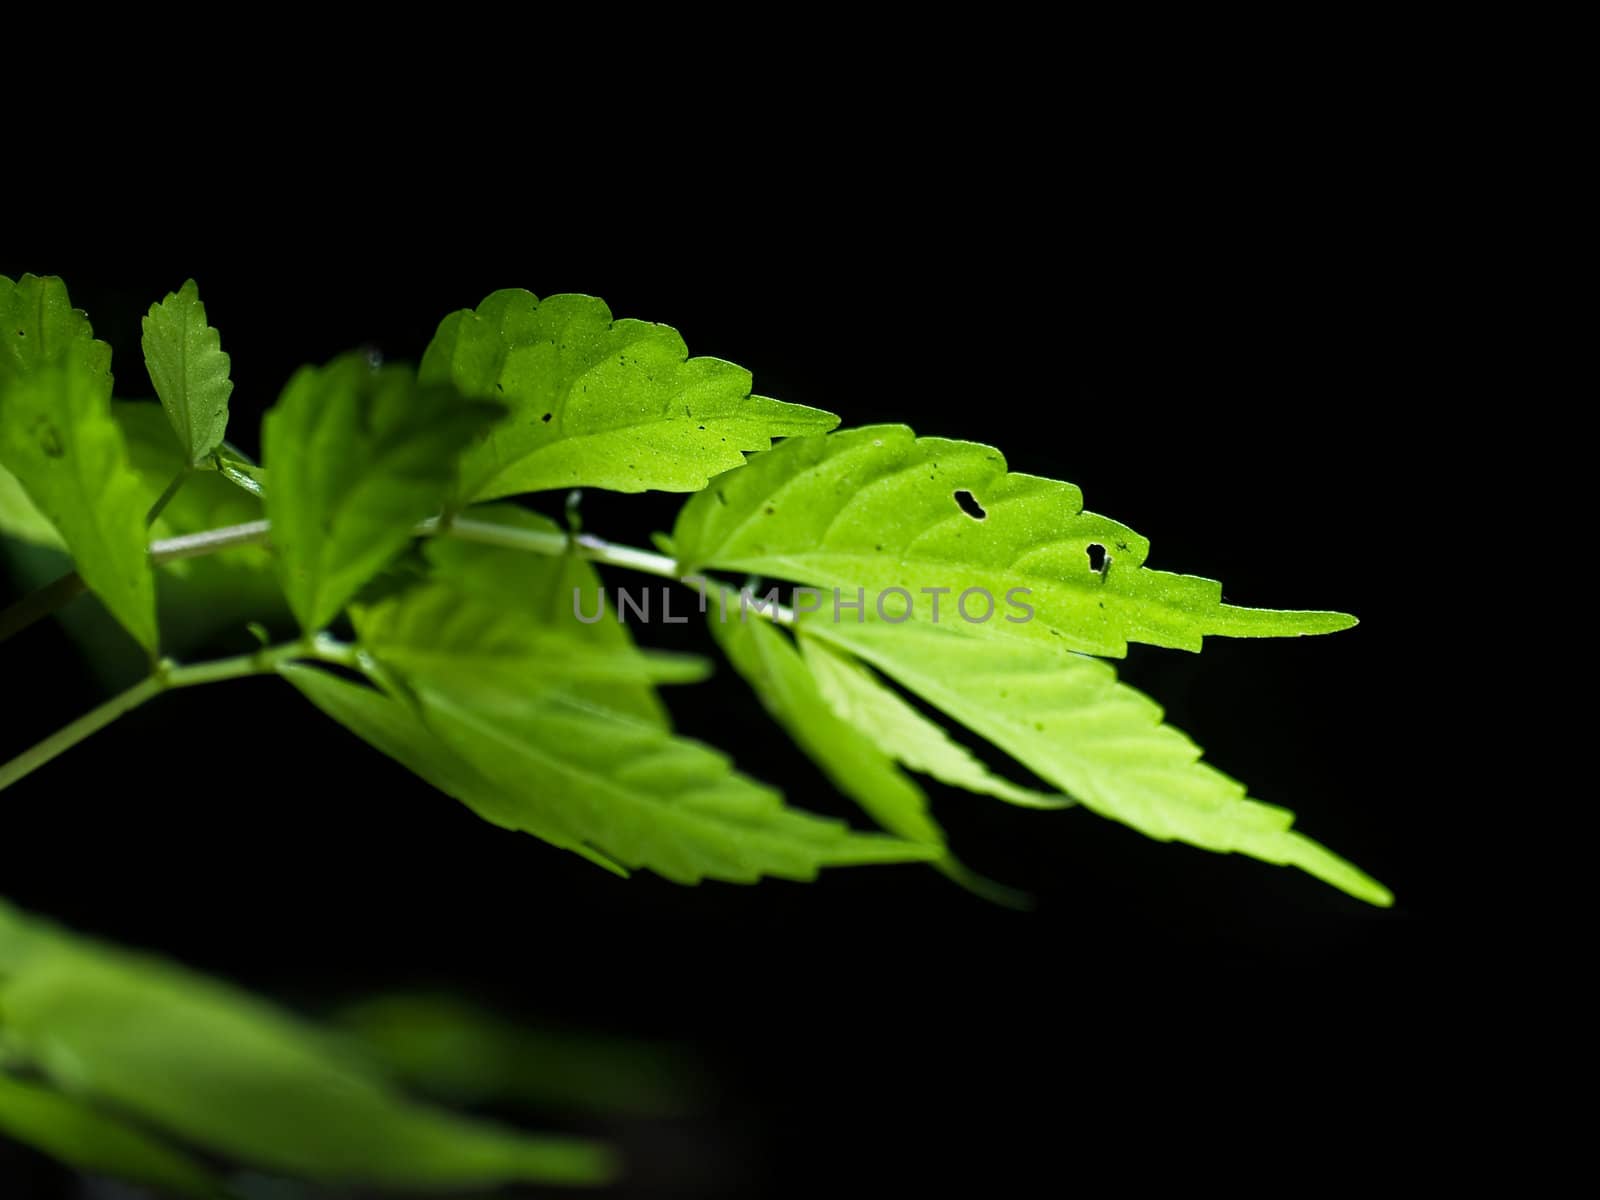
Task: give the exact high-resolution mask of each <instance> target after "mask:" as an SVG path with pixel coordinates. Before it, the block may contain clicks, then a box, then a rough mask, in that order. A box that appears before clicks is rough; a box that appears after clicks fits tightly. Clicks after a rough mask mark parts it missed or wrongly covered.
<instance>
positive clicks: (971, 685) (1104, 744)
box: [803, 620, 1392, 905]
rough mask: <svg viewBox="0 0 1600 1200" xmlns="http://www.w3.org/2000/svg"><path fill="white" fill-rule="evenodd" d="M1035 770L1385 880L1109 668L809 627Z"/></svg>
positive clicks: (937, 633) (1159, 826)
mask: <svg viewBox="0 0 1600 1200" xmlns="http://www.w3.org/2000/svg"><path fill="white" fill-rule="evenodd" d="M803 628H804V631H805V635H806V636H808V637H815V638H819V639H822V640H824V641H827V642H829V643H831V644H832V645H834V646H837V647H840V648H842V649H844V650H846V651H848V652H849V653H852V654H855V655H857V656H858V657H860V658H862V659H864V660H866V661H867V662H869V663H871V664H872V665H873V666H874V667H876V668H878V669H879V670H881V671H882V672H884V674H886V675H888V676H890V677H891V678H892V679H894V680H895V681H896V682H898V683H899V684H901V685H902V686H903V687H905V688H907V689H908V690H910V691H911V692H913V693H915V694H916V695H918V696H921V697H922V698H923V699H924V700H926V701H928V703H930V704H932V705H933V706H934V707H936V708H938V709H940V710H941V711H943V712H944V713H946V714H948V715H949V716H951V717H953V718H954V719H955V720H957V721H960V722H961V723H962V724H964V725H966V726H967V727H968V728H969V729H971V730H973V731H974V732H975V733H978V734H980V735H982V736H983V737H985V738H987V739H988V740H989V741H991V742H993V743H994V744H995V745H996V746H998V747H1000V748H1001V749H1002V750H1005V751H1006V752H1007V753H1009V754H1011V755H1012V756H1014V757H1015V758H1016V759H1017V760H1018V761H1020V762H1022V763H1024V764H1026V765H1027V766H1028V767H1029V768H1030V769H1031V770H1033V771H1034V772H1035V773H1036V774H1037V775H1039V776H1040V777H1041V778H1042V779H1045V780H1048V781H1049V782H1050V783H1052V784H1054V785H1055V786H1057V787H1059V788H1061V789H1062V791H1064V792H1066V793H1067V794H1068V795H1069V796H1072V797H1073V798H1074V799H1077V800H1079V801H1081V802H1082V803H1083V804H1084V806H1085V807H1087V808H1090V809H1092V810H1093V811H1095V812H1097V813H1099V814H1100V815H1101V816H1105V817H1110V818H1111V819H1113V820H1116V821H1120V822H1122V823H1123V824H1125V825H1130V826H1132V827H1133V828H1134V829H1137V830H1138V831H1139V832H1141V833H1143V834H1145V835H1147V836H1149V837H1152V838H1155V839H1157V840H1159V841H1173V840H1176V841H1183V842H1188V843H1189V844H1190V845H1194V846H1199V847H1202V848H1204V849H1207V850H1215V851H1219V852H1223V853H1227V852H1233V853H1239V854H1248V855H1251V856H1252V857H1254V858H1259V859H1262V860H1263V861H1265V862H1270V863H1278V864H1283V865H1290V866H1296V867H1299V868H1300V869H1301V870H1303V871H1306V872H1309V873H1310V874H1312V875H1315V876H1316V877H1317V878H1319V879H1322V880H1323V881H1325V882H1327V883H1330V884H1332V885H1333V886H1334V887H1336V888H1339V889H1341V890H1342V891H1345V892H1348V893H1349V894H1350V895H1352V896H1355V897H1357V898H1359V899H1362V900H1365V901H1367V902H1368V903H1371V904H1377V905H1387V904H1389V903H1391V902H1392V896H1391V895H1390V893H1389V891H1388V889H1387V888H1385V887H1384V886H1383V885H1382V884H1380V883H1378V882H1377V881H1376V880H1375V879H1372V878H1371V877H1370V876H1368V875H1366V874H1365V873H1363V872H1362V871H1360V870H1358V869H1357V868H1355V867H1354V866H1352V865H1351V864H1350V863H1348V862H1345V861H1344V860H1343V859H1341V858H1339V857H1337V856H1336V855H1334V854H1331V853H1330V852H1329V851H1327V850H1326V849H1324V848H1323V847H1322V846H1320V845H1318V844H1317V843H1316V842H1314V841H1312V840H1311V839H1310V838H1308V837H1306V836H1305V835H1303V834H1301V833H1298V832H1296V831H1294V830H1292V829H1291V828H1290V826H1291V824H1292V823H1293V820H1294V814H1293V813H1291V812H1289V811H1288V810H1287V809H1282V808H1277V807H1275V806H1273V805H1268V804H1262V803H1260V802H1259V801H1256V800H1252V799H1249V798H1248V797H1247V796H1246V795H1245V789H1244V787H1243V785H1241V784H1239V783H1238V782H1236V781H1235V780H1233V779H1230V778H1229V777H1228V776H1226V775H1224V774H1223V773H1222V772H1220V771H1218V770H1216V769H1214V768H1212V767H1210V766H1208V765H1206V764H1205V763H1203V762H1201V761H1200V749H1199V747H1198V746H1196V745H1195V744H1194V743H1193V742H1191V741H1190V740H1189V739H1188V738H1187V737H1185V736H1184V735H1183V733H1181V732H1180V731H1179V730H1177V729H1175V728H1174V727H1172V726H1170V725H1165V724H1163V723H1162V720H1161V709H1160V708H1159V707H1158V706H1157V705H1156V703H1155V702H1154V701H1153V700H1151V699H1150V698H1149V697H1148V696H1145V695H1144V694H1143V693H1141V692H1139V691H1137V690H1135V689H1134V688H1131V687H1128V686H1127V685H1125V684H1121V683H1118V682H1117V678H1116V672H1115V671H1114V670H1113V669H1112V667H1111V665H1110V664H1109V663H1105V662H1101V661H1099V660H1097V659H1093V658H1088V657H1085V656H1084V655H1081V654H1074V653H1072V652H1069V651H1065V650H1059V649H1051V648H1047V647H1044V646H1041V645H1039V644H1037V643H1028V642H1020V641H1009V642H1007V641H1000V640H997V639H993V638H983V637H978V636H974V635H972V634H970V633H966V632H963V631H958V630H957V629H955V628H953V627H939V626H935V625H932V624H929V623H927V622H907V623H904V624H891V623H888V622H884V621H867V622H864V623H861V624H855V623H850V622H846V623H841V624H835V623H832V622H829V621H826V620H814V621H805V622H803Z"/></svg>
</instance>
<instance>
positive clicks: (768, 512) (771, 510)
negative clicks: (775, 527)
mask: <svg viewBox="0 0 1600 1200" xmlns="http://www.w3.org/2000/svg"><path fill="white" fill-rule="evenodd" d="M777 511H778V510H777V509H775V508H773V507H772V505H770V504H769V505H767V508H766V513H767V516H769V517H770V516H771V515H772V514H773V513H775V512H777Z"/></svg>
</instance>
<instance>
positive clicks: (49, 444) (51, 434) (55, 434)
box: [34, 421, 66, 458]
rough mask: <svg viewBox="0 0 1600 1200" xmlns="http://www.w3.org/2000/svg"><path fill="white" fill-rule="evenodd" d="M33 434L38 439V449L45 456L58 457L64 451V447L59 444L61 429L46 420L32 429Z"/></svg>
mask: <svg viewBox="0 0 1600 1200" xmlns="http://www.w3.org/2000/svg"><path fill="white" fill-rule="evenodd" d="M34 436H35V437H36V438H38V439H39V449H41V450H43V451H44V452H45V455H46V457H48V458H60V457H61V456H62V455H63V454H65V453H66V447H65V446H63V445H62V444H61V431H60V430H59V429H57V428H56V427H55V426H54V425H52V424H50V423H49V422H48V421H46V422H44V423H43V424H42V425H40V426H39V428H38V429H36V430H35V431H34Z"/></svg>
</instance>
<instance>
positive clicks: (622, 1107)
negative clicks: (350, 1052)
mask: <svg viewBox="0 0 1600 1200" xmlns="http://www.w3.org/2000/svg"><path fill="white" fill-rule="evenodd" d="M338 1023H339V1025H340V1027H341V1028H343V1029H346V1030H348V1031H349V1032H350V1034H351V1035H352V1036H353V1037H354V1038H355V1039H357V1040H358V1042H359V1044H360V1045H361V1047H362V1049H363V1050H364V1051H365V1052H367V1053H368V1054H371V1055H372V1056H373V1057H375V1058H376V1059H377V1061H378V1062H380V1063H381V1064H382V1065H383V1067H384V1068H385V1069H386V1070H388V1071H389V1072H391V1073H392V1074H393V1075H395V1076H396V1077H397V1078H399V1079H402V1080H404V1081H405V1082H406V1083H407V1084H408V1085H410V1086H412V1087H416V1088H419V1089H421V1090H422V1091H424V1092H426V1093H428V1094H429V1095H432V1096H438V1097H439V1098H441V1099H444V1100H448V1101H451V1102H453V1103H458V1104H483V1103H486V1102H504V1101H513V1102H517V1103H526V1104H533V1105H537V1106H539V1107H541V1108H549V1109H563V1110H572V1111H585V1112H596V1113H642V1114H651V1115H674V1114H682V1113H684V1112H686V1111H689V1110H690V1109H692V1107H693V1106H694V1102H695V1101H696V1100H697V1099H698V1098H699V1095H700V1093H701V1092H702V1090H703V1088H704V1081H703V1079H702V1073H701V1071H700V1070H698V1069H697V1064H696V1062H695V1061H694V1059H693V1058H692V1057H691V1056H689V1055H687V1054H685V1053H683V1052H680V1051H679V1050H678V1049H677V1048H676V1047H674V1046H671V1045H666V1044H662V1043H657V1042H652V1041H644V1040H641V1039H635V1038H621V1037H615V1036H609V1035H607V1036H596V1035H593V1034H584V1033H579V1032H576V1031H573V1030H570V1029H561V1030H555V1029H538V1028H529V1027H527V1026H524V1025H521V1024H518V1023H515V1022H512V1021H508V1020H506V1019H505V1018H503V1017H501V1016H498V1015H497V1014H495V1013H493V1012H490V1011H488V1010H486V1009H483V1008H480V1007H479V1006H477V1005H475V1004H470V1003H467V1002H465V1001H463V1000H460V999H458V998H455V997H452V996H436V995H425V994H424V995H409V994H398V995H387V996H377V997H373V998H370V999H367V1000H363V1001H361V1002H360V1003H358V1004H355V1005H352V1006H351V1007H349V1008H347V1009H345V1010H343V1011H342V1012H340V1013H339V1015H338Z"/></svg>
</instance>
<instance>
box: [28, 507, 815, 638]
mask: <svg viewBox="0 0 1600 1200" xmlns="http://www.w3.org/2000/svg"><path fill="white" fill-rule="evenodd" d="M174 482H176V481H174ZM172 490H173V489H172V488H169V489H168V491H169V492H170V491H172ZM412 532H414V533H415V534H416V535H417V536H418V537H436V536H438V537H454V538H460V539H461V540H462V541H467V542H480V543H482V544H484V545H489V546H505V547H508V548H509V549H512V550H525V551H528V552H530V553H533V554H545V555H550V556H552V557H553V556H556V555H561V554H567V553H576V554H577V555H578V556H579V557H581V558H585V559H588V560H589V561H590V562H597V563H604V564H606V565H607V566H613V567H622V568H624V569H626V570H629V571H640V572H642V573H644V574H646V575H656V576H659V577H661V578H663V579H677V580H680V581H682V582H691V581H690V580H684V579H683V577H682V576H681V575H680V574H679V573H678V564H677V562H676V561H675V560H673V559H672V558H670V557H668V556H667V555H665V554H656V553H654V552H652V551H649V550H640V549H638V548H637V547H634V546H619V545H617V544H616V543H615V542H608V541H605V540H604V539H602V538H597V537H595V536H594V535H593V534H589V533H582V534H578V535H577V536H576V537H572V536H569V535H568V534H565V533H562V532H560V531H559V530H554V529H552V530H543V529H517V528H514V527H512V526H508V525H496V524H494V523H492V522H489V521H474V520H470V519H465V518H461V517H457V518H455V519H453V520H450V521H444V520H441V519H440V518H439V517H430V518H429V519H428V520H426V521H422V522H420V523H418V525H417V527H416V528H415V529H414V530H413V531H412ZM271 535H272V525H271V523H270V522H267V521H246V522H245V523H243V524H242V525H225V526H223V527H222V528H220V529H207V530H204V531H202V532H200V533H186V534H183V535H182V536H180V537H171V538H163V539H161V540H160V541H156V542H151V543H150V561H151V562H152V563H153V564H155V565H156V566H158V567H159V566H161V565H163V564H165V563H170V562H178V561H179V560H181V559H185V558H202V557H204V556H205V555H208V554H217V553H219V552H220V551H223V550H232V549H235V548H236V547H239V546H259V545H262V544H264V543H265V542H266V541H267V540H268V539H269V538H270V537H271ZM69 584H71V590H68V585H69ZM82 590H83V581H82V580H81V579H78V578H77V576H76V574H75V573H74V574H72V575H67V576H63V577H62V578H61V579H58V580H56V582H55V583H52V584H48V585H47V586H45V587H43V588H41V589H39V591H37V592H34V593H32V594H31V595H29V596H25V597H24V598H23V599H21V600H19V601H18V602H17V603H15V604H13V605H12V606H11V607H10V608H8V609H6V610H5V611H4V612H0V642H3V641H5V639H6V638H8V637H10V636H11V635H12V634H14V633H19V632H21V631H22V630H23V629H26V628H27V627H28V626H29V625H31V624H33V623H34V622H35V621H37V620H39V619H40V618H41V617H44V616H48V615H49V614H50V613H52V612H54V611H55V610H56V609H58V608H60V607H61V606H62V605H63V604H65V603H66V602H67V601H68V600H70V599H72V597H73V596H76V595H77V594H78V592H81V591H82ZM758 611H762V610H758ZM771 617H772V619H773V620H775V621H777V622H778V623H779V624H781V625H788V624H792V623H793V621H794V614H793V613H792V612H791V611H790V610H789V609H787V608H785V607H783V606H782V605H779V606H777V608H776V610H775V611H773V612H772V613H771Z"/></svg>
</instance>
